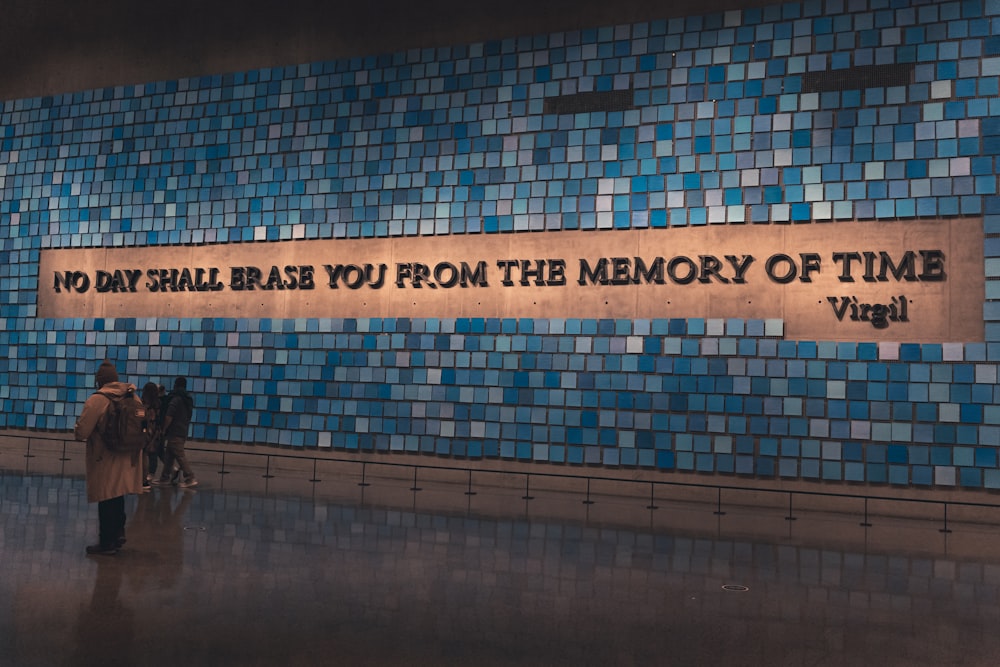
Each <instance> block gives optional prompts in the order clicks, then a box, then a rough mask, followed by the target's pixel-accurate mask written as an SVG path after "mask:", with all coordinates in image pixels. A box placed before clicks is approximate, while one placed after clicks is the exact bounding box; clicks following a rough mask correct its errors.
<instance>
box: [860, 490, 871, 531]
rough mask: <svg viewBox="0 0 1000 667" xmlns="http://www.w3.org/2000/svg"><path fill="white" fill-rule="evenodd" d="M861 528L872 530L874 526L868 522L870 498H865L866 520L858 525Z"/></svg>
mask: <svg viewBox="0 0 1000 667" xmlns="http://www.w3.org/2000/svg"><path fill="white" fill-rule="evenodd" d="M858 525H859V526H864V527H865V528H871V527H872V525H871V523H869V521H868V496H865V520H864V521H862V522H861V523H859V524H858Z"/></svg>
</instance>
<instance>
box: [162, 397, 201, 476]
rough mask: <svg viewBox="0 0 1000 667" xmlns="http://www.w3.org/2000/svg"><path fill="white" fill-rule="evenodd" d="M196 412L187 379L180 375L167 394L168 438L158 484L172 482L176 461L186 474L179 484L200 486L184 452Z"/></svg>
mask: <svg viewBox="0 0 1000 667" xmlns="http://www.w3.org/2000/svg"><path fill="white" fill-rule="evenodd" d="M193 413H194V399H192V398H191V395H190V394H188V392H187V379H186V378H183V377H179V378H177V379H176V380H174V390H173V391H171V392H170V394H169V395H168V396H167V409H166V411H165V413H164V415H163V434H164V437H165V438H166V457H165V458H164V461H163V472H162V473H161V474H160V478H159V479H157V480H156V481H154V482H153V484H154V485H156V486H166V485H168V484H170V483H171V480H170V471H171V470H172V469H173V466H174V463H175V462H176V463H177V465H178V467H179V468H180V470H181V473H182V474H183V476H184V479H183V480H182V481H181V482H180V484H179V486H181V487H182V488H185V489H186V488H190V487H192V486H198V480H197V478H195V476H194V472H192V470H191V465H190V464H189V463H188V460H187V456H186V455H185V453H184V443H185V442H187V436H188V428H189V426H190V425H191V416H192V414H193Z"/></svg>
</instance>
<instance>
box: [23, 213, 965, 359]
mask: <svg viewBox="0 0 1000 667" xmlns="http://www.w3.org/2000/svg"><path fill="white" fill-rule="evenodd" d="M982 247H983V233H982V222H981V220H976V219H955V220H945V221H940V220H933V221H905V222H842V223H816V224H809V225H752V226H747V227H734V226H725V227H723V226H719V227H700V228H676V229H656V230H630V231H605V232H580V231H566V232H541V233H529V234H497V235H467V236H449V237H412V238H411V237H408V238H393V239H329V240H315V241H287V242H278V243H249V244H227V245H217V246H175V247H168V248H163V247H157V248H107V249H81V250H49V251H44V252H43V253H42V259H41V267H40V272H41V273H40V288H39V295H38V299H39V315H40V316H41V317H249V318H254V317H273V318H304V317H317V318H330V317H512V318H519V317H554V318H574V317H579V318H660V317H678V318H694V317H703V318H723V319H725V318H743V319H770V318H774V319H778V318H780V319H782V320H784V322H785V327H784V331H785V335H786V337H789V338H798V339H816V340H867V339H872V340H893V341H922V342H935V341H938V342H946V341H977V340H982V338H983V322H982V303H983V299H984V293H985V279H984V265H983V252H982ZM922 250H932V251H940V252H941V253H942V256H943V266H944V271H945V273H946V275H945V279H944V280H941V281H924V280H906V279H903V277H900V278H896V277H894V276H893V275H892V270H893V269H894V268H895V267H898V266H900V265H901V264H902V262H903V258H904V257H905V253H906V252H911V253H913V257H914V258H915V261H914V265H913V269H914V273H915V274H919V273H921V272H923V270H924V267H923V261H922V259H921V258H920V251H922ZM866 252H868V253H873V255H872V256H873V257H875V258H876V262H875V264H873V270H872V276H870V277H875V278H877V277H878V276H879V274H883V275H884V279H883V280H865V279H864V275H863V273H864V271H865V267H864V263H863V262H853V263H852V264H851V276H852V277H853V278H854V279H853V280H851V281H847V280H845V271H844V262H843V261H840V262H837V261H835V259H834V258H835V256H836V253H858V254H859V257H860V256H862V255H863V253H866ZM882 252H885V253H888V256H889V261H890V262H891V263H892V265H891V266H887V267H886V269H887V270H886V271H882V270H880V262H881V257H880V253H882ZM807 255H808V256H811V259H810V260H809V262H812V263H813V264H814V267H813V270H811V271H809V272H806V271H805V269H804V267H806V266H807V264H808V262H807V261H806V259H805V256H807ZM772 257H777V258H778V259H777V261H776V263H775V264H774V267H773V268H772V269H771V270H770V271H769V270H768V266H769V258H772ZM640 260H641V262H642V263H643V266H644V267H645V268H644V269H643V270H642V271H644V272H645V273H642V272H641V271H640V270H639V269H638V268H637V266H638V263H639V261H640ZM602 261H603V262H605V263H606V264H605V266H604V269H603V273H599V275H600V276H601V277H602V278H603V279H605V280H606V281H607V282H608V284H596V283H595V279H594V277H593V276H591V277H588V278H587V279H582V276H583V273H584V272H583V269H582V266H583V262H586V264H587V265H588V266H589V267H590V268H589V271H592V272H598V267H600V266H601V262H602ZM658 261H659V262H662V264H661V265H660V266H659V271H658V272H657V271H656V270H654V267H656V266H657V262H658ZM506 262H511V263H513V266H512V267H511V269H510V271H509V275H505V272H504V270H503V268H502V267H503V266H505V263H506ZM523 262H527V267H528V269H529V270H531V271H534V272H535V273H533V274H524V275H523V274H522V269H523V268H524V265H523V264H522V263H523ZM559 262H563V265H562V266H563V268H562V272H561V274H560V273H558V272H553V271H552V267H553V266H557V265H559ZM234 267H235V270H234ZM248 267H253V270H255V271H257V273H259V274H260V276H261V277H260V279H259V281H258V284H256V285H255V286H254V287H253V289H249V288H245V289H239V287H240V284H239V283H240V281H239V280H235V279H234V276H240V275H243V276H245V275H247V271H248V270H249V269H248ZM286 267H295V268H294V269H287V268H286ZM300 267H311V268H312V272H313V276H312V279H313V282H314V288H313V289H301V285H300V288H299V289H292V288H290V282H289V283H288V284H286V281H290V280H291V279H292V278H294V279H296V280H298V279H299V278H300V275H301V273H302V271H301V268H300ZM325 267H331V271H333V272H334V273H333V274H332V275H333V276H334V278H333V279H332V280H331V278H330V275H331V274H330V273H328V271H327V268H325ZM333 267H341V269H340V272H339V273H338V272H337V270H336V269H334V268H333ZM343 267H347V268H346V269H345V268H343ZM364 267H370V268H369V271H370V273H369V274H368V275H367V277H366V275H365V274H363V271H364V270H365V269H364ZM383 267H384V268H383ZM463 267H464V268H463ZM616 267H617V268H616ZM212 269H215V270H216V271H217V274H218V275H217V277H216V278H215V280H217V281H218V282H220V283H221V284H222V287H223V289H220V290H203V291H195V290H194V289H193V285H190V284H189V285H188V287H189V288H191V289H190V290H186V291H173V290H170V289H167V290H165V291H164V290H160V289H157V283H158V282H159V281H160V280H161V276H160V274H164V275H170V274H171V272H174V273H177V272H183V271H187V272H188V274H189V275H190V276H192V277H193V276H197V275H198V273H197V272H198V271H199V270H200V271H201V272H202V273H204V274H206V275H208V274H209V271H210V270H212ZM68 271H81V272H83V273H84V274H86V275H87V276H89V277H90V279H91V280H92V283H93V281H94V280H96V276H97V273H98V271H103V272H108V274H113V275H120V276H126V275H135V274H136V272H137V273H138V274H139V275H140V276H141V277H140V279H139V280H138V281H137V282H136V283H135V285H134V286H132V285H128V286H124V287H134V291H129V290H128V289H124V290H122V291H109V292H106V293H99V292H98V291H97V290H96V289H95V287H96V284H91V287H90V289H87V290H81V291H79V292H78V291H77V290H74V289H69V290H67V289H65V285H64V286H63V288H62V289H61V291H59V292H57V291H56V289H55V287H56V284H57V283H58V282H59V280H60V279H59V278H57V276H59V277H61V278H62V280H63V282H70V283H72V276H71V274H67V272H68ZM463 271H464V279H463V280H464V281H465V285H466V286H464V287H463V286H461V284H462V282H461V281H460V280H459V278H460V276H462V275H463ZM271 275H274V276H275V278H276V280H272V281H269V279H268V277H269V276H271ZM595 275H596V274H595ZM67 276H69V277H67ZM636 276H640V277H639V280H638V284H635V283H634V282H633V280H632V278H634V277H636ZM657 276H659V279H657ZM740 277H742V281H741V280H739V279H738V278H740ZM505 278H506V280H505ZM377 280H381V286H380V287H377V286H373V285H372V284H370V281H377ZM581 280H582V284H581ZM243 283H244V284H243V286H244V287H247V285H246V281H243ZM614 283H618V284H614ZM267 284H270V286H271V287H272V289H263V288H262V286H263V285H267ZM352 286H353V288H352ZM831 299H833V301H832V302H831ZM893 299H895V301H893ZM866 304H867V305H866ZM878 304H882V305H885V306H887V307H889V309H888V310H887V311H886V312H887V313H889V314H890V315H891V314H893V313H895V315H894V316H891V317H889V320H890V321H888V322H887V326H886V327H884V328H876V327H874V326H873V325H872V322H870V321H864V320H870V319H871V318H870V314H871V313H874V312H875V311H873V310H872V308H873V307H874V306H875V305H878ZM904 304H905V306H904ZM904 307H905V314H906V315H907V317H908V321H902V320H903V318H902V317H901V316H902V315H903V314H904ZM892 308H895V311H893V310H892ZM894 319H895V320H900V321H891V320H894ZM858 320H862V321H858Z"/></svg>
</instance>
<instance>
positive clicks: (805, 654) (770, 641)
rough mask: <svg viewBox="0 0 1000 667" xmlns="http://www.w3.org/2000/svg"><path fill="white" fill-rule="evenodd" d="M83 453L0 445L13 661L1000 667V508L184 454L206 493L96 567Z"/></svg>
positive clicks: (158, 499) (155, 494)
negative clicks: (978, 511) (647, 490)
mask: <svg viewBox="0 0 1000 667" xmlns="http://www.w3.org/2000/svg"><path fill="white" fill-rule="evenodd" d="M72 447H73V446H72V445H71V449H70V450H69V452H70V453H69V454H66V450H61V449H60V448H58V447H54V448H48V449H46V448H44V447H36V448H35V449H33V450H32V453H31V454H30V455H29V456H26V455H25V454H26V452H24V451H20V450H17V451H14V450H12V449H11V448H9V447H8V448H3V446H2V445H0V665H4V666H7V665H13V666H18V667H21V666H25V667H27V666H33V665H45V666H48V665H102V666H110V665H240V666H251V665H394V666H398V665H419V666H423V665H471V666H479V665H484V666H493V665H573V666H577V665H643V666H648V665H768V666H770V665H823V666H827V665H879V666H880V667H891V666H895V665H907V666H912V665H935V666H937V665H984V666H985V665H996V664H1000V512H998V514H997V521H996V522H995V523H992V522H990V521H989V520H988V519H989V517H988V516H987V517H986V518H987V520H986V521H985V522H984V521H983V520H982V517H979V518H978V519H977V521H975V522H973V521H963V520H961V519H953V520H952V521H951V522H950V523H948V524H947V526H945V524H943V523H942V521H941V520H940V519H934V518H907V519H900V518H894V519H889V518H885V517H880V516H872V517H869V518H870V520H869V523H871V524H872V525H871V526H869V527H866V526H861V525H859V524H860V523H863V521H859V518H858V516H856V515H847V514H840V513H832V512H822V511H804V512H802V511H797V512H796V513H795V520H794V521H793V520H789V519H787V518H786V517H787V516H789V512H788V511H779V510H778V509H777V508H770V509H769V508H761V507H753V508H751V507H738V506H730V507H727V508H726V511H725V514H718V513H716V511H717V510H719V507H718V506H717V505H713V504H711V503H694V502H689V501H688V500H685V501H674V500H671V499H670V498H667V497H660V498H655V499H650V498H648V497H647V498H645V499H640V498H637V497H627V496H621V495H616V494H613V493H609V492H606V491H605V492H602V493H600V494H598V493H594V494H590V495H581V493H579V492H570V491H567V490H566V489H565V488H562V489H546V488H544V487H545V485H544V484H542V483H539V484H538V485H536V486H533V487H532V488H531V490H530V491H529V490H528V489H526V488H521V487H518V486H516V485H506V486H504V485H497V486H491V487H487V486H485V485H481V484H478V483H477V484H476V485H475V486H473V485H472V477H471V476H470V477H469V479H468V484H466V483H464V480H462V481H463V483H459V484H455V483H452V484H449V483H446V482H442V481H426V482H425V481H420V480H418V481H414V478H412V477H409V476H407V475H396V476H395V477H393V476H391V475H386V476H382V477H380V476H377V475H375V474H371V473H369V474H368V475H367V476H366V477H365V478H364V482H365V483H366V484H368V486H361V485H359V481H361V480H360V478H359V477H358V475H357V471H354V472H350V473H345V472H344V471H337V470H332V469H329V468H327V469H324V468H323V467H320V468H319V469H318V470H317V469H316V468H315V467H311V466H310V465H309V464H301V465H299V467H298V468H297V469H295V466H291V467H289V468H288V469H283V468H282V467H281V466H274V465H273V464H272V462H267V463H266V464H265V462H264V461H263V460H262V459H261V457H249V458H248V459H247V460H246V461H242V462H240V463H239V464H238V465H232V464H230V465H229V466H228V468H229V469H228V470H227V473H228V474H219V470H220V469H221V468H219V467H218V466H217V465H216V464H217V458H218V457H217V456H215V455H209V454H200V455H199V454H198V453H197V452H195V453H194V454H193V456H192V458H193V459H194V461H195V464H196V470H197V471H198V473H199V477H200V479H201V480H202V485H201V486H199V487H198V488H197V490H194V491H185V490H181V489H176V488H169V487H168V488H162V489H154V490H153V491H152V492H151V493H147V494H143V495H141V496H138V497H131V498H129V499H128V515H129V522H128V529H127V530H128V544H127V545H126V546H125V548H124V549H123V551H122V552H121V553H120V554H118V555H117V556H112V557H108V556H103V557H101V556H86V555H84V547H85V545H87V544H89V543H91V542H93V541H94V537H95V535H96V531H97V526H96V521H97V511H96V507H95V506H93V505H89V504H87V502H86V497H85V492H84V480H83V476H82V474H81V469H80V466H81V465H82V460H81V459H82V456H81V452H80V451H79V450H78V449H76V450H74V449H72ZM265 475H267V476H265ZM320 477H322V479H319V478H320ZM310 480H313V481H310ZM417 488H419V489H420V490H419V491H417V490H414V489H417ZM473 492H474V493H473ZM524 496H530V499H529V498H525V497H524ZM584 501H590V502H584ZM987 514H988V512H987ZM945 527H947V529H948V530H950V531H951V532H942V530H943V529H944V528H945Z"/></svg>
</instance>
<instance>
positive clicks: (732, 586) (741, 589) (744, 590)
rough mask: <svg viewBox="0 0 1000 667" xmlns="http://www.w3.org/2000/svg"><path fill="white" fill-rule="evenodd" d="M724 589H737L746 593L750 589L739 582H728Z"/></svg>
mask: <svg viewBox="0 0 1000 667" xmlns="http://www.w3.org/2000/svg"><path fill="white" fill-rule="evenodd" d="M722 590H724V591H735V592H737V593H745V592H746V591H748V590H750V589H749V588H747V587H746V586H740V585H739V584H726V585H725V586H723V587H722Z"/></svg>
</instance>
